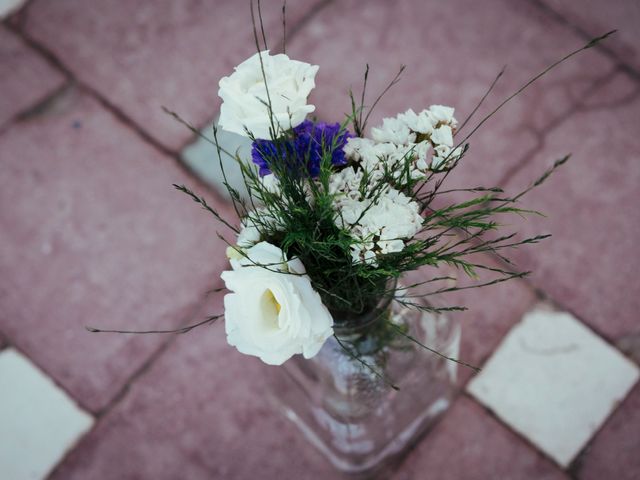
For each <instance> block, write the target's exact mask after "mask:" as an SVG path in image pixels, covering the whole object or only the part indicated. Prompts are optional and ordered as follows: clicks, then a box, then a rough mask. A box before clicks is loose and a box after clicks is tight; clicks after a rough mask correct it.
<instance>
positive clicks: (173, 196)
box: [0, 91, 231, 411]
mask: <svg viewBox="0 0 640 480" xmlns="http://www.w3.org/2000/svg"><path fill="white" fill-rule="evenodd" d="M0 151H1V152H2V157H1V167H0V168H1V169H2V171H3V174H2V176H0V205H2V208H1V209H0V232H2V234H1V235H2V242H1V244H0V245H1V247H0V271H2V272H3V274H2V275H0V312H2V313H1V314H0V330H2V331H3V332H5V333H6V334H7V336H8V337H9V338H11V339H12V342H14V343H15V344H16V346H18V347H19V348H20V349H21V350H22V351H23V352H24V353H25V354H27V355H28V356H29V357H30V358H32V359H33V360H34V361H35V363H36V364H38V365H39V366H40V367H41V368H43V369H44V370H45V371H46V372H47V373H48V374H49V375H51V376H53V378H55V379H56V381H58V382H59V383H61V384H62V385H63V386H64V387H65V388H66V389H67V390H68V391H69V392H70V393H71V395H72V396H73V397H74V398H76V399H78V400H79V401H80V402H81V403H82V404H83V405H84V406H85V407H88V408H89V409H91V410H93V411H95V410H97V409H100V408H102V407H103V406H104V405H105V404H107V403H108V402H109V401H110V400H111V399H112V398H113V397H114V395H115V394H116V393H117V392H118V391H119V390H120V388H121V387H122V385H123V383H124V382H125V381H126V380H127V378H128V377H129V376H130V375H131V374H132V373H133V372H134V371H135V370H136V369H137V368H138V367H139V366H140V365H141V364H142V363H143V362H144V361H145V360H146V359H147V357H149V355H150V354H151V353H152V352H153V351H154V350H155V349H156V348H157V347H158V346H159V345H160V344H161V343H162V342H163V341H164V340H165V339H166V338H165V337H162V336H138V337H132V336H125V335H108V334H103V335H97V334H91V333H89V332H87V331H85V329H84V326H85V325H92V326H96V327H102V328H121V329H122V328H133V329H140V328H163V327H166V326H169V327H171V326H173V325H176V324H178V323H179V322H183V321H185V320H186V319H187V318H188V317H189V316H190V314H191V310H192V309H193V307H194V305H195V304H197V302H199V301H200V299H201V297H202V294H203V293H204V292H205V291H206V290H207V289H209V288H210V287H211V286H213V285H215V284H218V283H220V280H219V278H218V273H217V272H218V271H219V270H220V269H221V268H222V266H223V264H225V263H226V261H225V257H224V255H223V253H222V251H223V248H224V247H223V244H222V242H220V241H219V240H218V239H217V237H216V229H217V228H218V227H217V224H216V223H215V222H214V221H213V220H212V217H210V216H208V215H207V214H206V213H205V212H204V211H203V210H201V209H200V208H198V207H197V205H196V204H195V203H194V202H193V201H191V200H190V199H188V198H187V197H186V196H185V195H184V194H182V193H179V192H177V191H175V190H174V189H173V188H172V186H171V184H172V183H185V184H187V185H189V184H191V185H193V186H194V188H196V187H195V182H194V181H193V180H192V179H191V178H189V177H188V176H187V175H185V174H184V172H183V171H182V170H181V169H180V168H179V167H178V166H177V163H176V160H174V159H172V158H169V157H166V156H164V155H163V154H160V153H159V152H158V151H157V150H155V149H154V148H152V147H150V146H149V145H148V144H146V143H144V142H143V141H142V140H140V138H139V137H138V136H137V135H136V134H135V133H133V132H132V131H131V130H129V129H127V128H126V127H125V126H124V125H123V124H121V123H119V122H118V121H117V120H116V119H115V118H114V117H113V116H112V115H111V114H110V113H108V112H107V111H106V110H104V109H103V108H102V107H101V106H100V105H98V104H97V103H96V102H95V101H94V100H92V99H90V98H88V97H86V96H83V95H80V94H77V93H76V92H73V91H72V92H68V94H67V95H65V96H62V97H61V98H60V99H59V100H58V102H57V104H56V105H55V106H54V107H52V110H51V111H50V112H49V113H48V114H44V115H43V116H40V117H34V118H31V119H30V120H29V121H25V122H21V123H20V124H16V125H14V126H13V127H12V128H10V129H9V130H7V131H6V132H5V133H4V134H3V135H2V136H0ZM196 189H197V188H196ZM200 190H202V188H200ZM213 202H214V205H215V200H213ZM222 209H223V211H224V213H225V214H227V215H228V216H231V214H230V212H229V209H228V207H223V208H222Z"/></svg>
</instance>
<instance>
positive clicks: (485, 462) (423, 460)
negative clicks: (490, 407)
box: [393, 397, 567, 480]
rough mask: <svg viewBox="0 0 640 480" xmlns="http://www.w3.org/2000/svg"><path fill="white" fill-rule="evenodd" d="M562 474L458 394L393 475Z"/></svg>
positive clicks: (470, 478)
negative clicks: (458, 397) (435, 424)
mask: <svg viewBox="0 0 640 480" xmlns="http://www.w3.org/2000/svg"><path fill="white" fill-rule="evenodd" d="M422 478H437V479H438V480H460V479H465V480H488V479H497V478H517V479H522V480H525V479H532V480H533V479H536V480H537V479H549V480H551V479H553V480H556V479H563V478H567V477H566V476H565V475H564V474H563V473H562V472H561V471H560V470H559V469H557V467H555V466H554V465H553V464H552V463H551V462H550V461H549V460H547V459H546V458H544V457H543V456H542V455H541V454H540V453H537V452H536V451H535V450H532V449H531V448H530V447H529V446H528V445H527V444H526V443H525V442H524V441H522V440H521V439H520V438H518V437H517V436H516V435H515V434H514V433H512V432H510V431H509V430H508V429H507V428H506V427H505V426H504V425H502V424H501V423H500V422H498V421H497V420H496V419H495V418H494V417H492V416H491V415H490V414H489V413H488V412H487V411H486V410H484V409H483V408H482V407H481V406H480V405H478V404H477V403H475V402H474V401H473V400H471V399H469V398H466V397H461V398H460V399H459V400H458V401H457V402H456V403H455V404H454V406H453V408H452V409H451V411H450V412H449V413H448V414H447V416H446V417H445V418H444V419H443V420H442V421H441V422H440V423H439V424H438V425H437V426H436V427H435V429H434V430H432V431H431V432H430V433H429V434H428V436H427V437H426V438H425V439H424V440H423V441H422V442H421V443H420V444H419V445H418V446H417V447H416V448H415V450H414V451H413V452H411V454H410V455H409V457H408V458H407V460H406V461H405V462H404V463H403V464H402V465H401V467H400V470H399V472H398V473H397V474H396V475H395V476H394V477H393V479H394V480H414V479H415V480H417V479H422Z"/></svg>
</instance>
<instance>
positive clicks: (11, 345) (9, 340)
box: [0, 333, 96, 418]
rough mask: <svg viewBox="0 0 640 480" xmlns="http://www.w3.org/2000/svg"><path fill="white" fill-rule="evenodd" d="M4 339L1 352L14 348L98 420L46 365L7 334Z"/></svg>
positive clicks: (4, 334)
mask: <svg viewBox="0 0 640 480" xmlns="http://www.w3.org/2000/svg"><path fill="white" fill-rule="evenodd" d="M3 337H4V340H5V345H4V346H3V347H2V348H0V350H5V349H7V348H13V349H14V350H15V351H16V352H18V353H19V354H20V355H22V356H23V357H25V358H27V359H29V361H30V362H31V363H32V364H33V365H34V366H35V367H37V368H38V369H39V370H40V371H41V372H42V373H43V374H44V375H46V376H47V378H49V379H50V380H51V381H52V382H53V384H54V385H55V386H56V387H57V388H59V389H60V390H61V391H62V392H64V393H65V395H66V396H67V397H69V398H70V399H72V400H73V402H75V403H76V404H77V405H78V406H79V407H80V408H81V409H82V410H84V411H85V412H86V413H87V415H90V416H91V417H93V418H96V414H95V413H94V412H92V411H91V409H89V407H88V406H87V405H84V404H83V403H82V401H81V400H80V399H78V398H76V396H75V395H74V394H73V392H71V390H69V389H68V388H67V387H66V386H64V385H62V383H60V382H59V381H58V379H57V378H56V377H55V376H54V375H53V374H52V373H51V372H50V371H49V370H48V368H46V366H45V365H43V364H41V363H38V362H36V361H35V360H34V359H33V358H31V356H29V355H28V354H27V352H26V351H24V350H23V349H22V347H20V345H18V344H17V343H16V342H15V341H14V340H13V339H12V338H11V337H9V336H8V335H7V334H6V333H3Z"/></svg>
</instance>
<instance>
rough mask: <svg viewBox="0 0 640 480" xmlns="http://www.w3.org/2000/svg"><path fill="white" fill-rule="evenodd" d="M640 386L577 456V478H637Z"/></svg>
mask: <svg viewBox="0 0 640 480" xmlns="http://www.w3.org/2000/svg"><path fill="white" fill-rule="evenodd" d="M639 431H640V385H637V386H636V388H635V389H634V390H633V391H632V392H631V393H630V394H629V396H628V397H627V399H626V400H625V401H624V402H623V403H622V404H621V405H620V407H619V408H618V410H617V411H616V412H615V413H614V414H613V415H612V416H611V418H610V419H609V421H608V422H607V423H606V424H605V425H604V427H603V428H602V430H601V431H600V432H599V433H598V434H597V435H596V436H595V438H594V439H593V442H592V443H591V445H589V447H588V448H587V450H586V451H585V452H584V453H583V455H582V456H581V457H580V458H579V461H578V466H577V469H576V470H577V472H578V478H580V479H584V480H600V479H604V478H615V479H617V480H633V479H636V478H638V477H640V458H639V457H638V452H639V451H640V435H638V432H639Z"/></svg>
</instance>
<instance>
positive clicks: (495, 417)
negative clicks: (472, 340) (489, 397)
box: [461, 339, 597, 480]
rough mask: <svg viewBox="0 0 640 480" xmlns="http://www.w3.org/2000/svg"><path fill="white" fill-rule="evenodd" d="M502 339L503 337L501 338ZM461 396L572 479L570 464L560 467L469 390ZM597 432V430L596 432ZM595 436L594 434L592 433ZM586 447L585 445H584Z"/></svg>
mask: <svg viewBox="0 0 640 480" xmlns="http://www.w3.org/2000/svg"><path fill="white" fill-rule="evenodd" d="M503 340H504V339H503ZM501 344H502V342H500V345H501ZM500 345H498V346H497V347H496V350H497V349H498V348H500ZM461 396H463V397H465V398H467V399H470V400H471V401H472V402H474V403H475V404H476V405H479V406H480V407H481V408H482V409H483V410H484V411H485V412H486V413H487V415H489V416H490V417H491V418H493V419H494V420H495V421H496V422H497V423H498V424H499V425H501V426H502V427H503V428H505V429H506V430H508V431H509V432H511V433H512V434H513V435H515V436H516V437H517V438H518V439H519V440H520V441H521V442H522V443H524V444H525V445H526V446H527V448H528V449H529V450H532V451H534V452H536V454H538V455H540V456H541V457H543V458H544V459H545V460H547V461H548V462H549V464H550V465H551V466H552V468H554V469H555V470H557V471H558V472H562V473H564V474H565V475H567V476H568V477H569V478H571V479H573V478H574V477H572V476H571V474H570V470H571V466H570V467H569V468H567V469H566V470H564V469H562V468H561V467H560V466H559V465H558V464H557V463H556V461H555V460H554V459H552V458H551V457H549V456H548V455H547V454H546V453H544V452H543V451H542V450H540V449H539V448H538V447H537V446H536V445H535V444H534V443H533V442H532V441H531V440H529V439H528V438H527V437H525V436H524V435H522V434H521V433H519V432H517V431H515V430H514V429H513V428H511V426H509V425H508V424H507V423H506V422H505V421H504V420H502V419H501V418H500V417H499V416H498V415H496V413H495V412H494V411H493V410H492V409H490V408H489V407H487V406H486V405H483V404H482V403H480V402H479V401H478V400H477V399H476V398H475V397H474V396H473V395H471V394H470V393H469V392H467V390H466V389H465V390H464V392H462V394H461ZM596 433H597V432H596ZM594 436H595V434H594ZM585 448H586V447H585ZM576 480H577V479H576Z"/></svg>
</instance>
